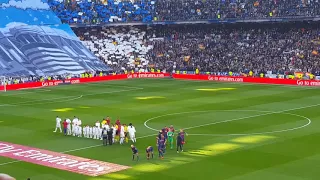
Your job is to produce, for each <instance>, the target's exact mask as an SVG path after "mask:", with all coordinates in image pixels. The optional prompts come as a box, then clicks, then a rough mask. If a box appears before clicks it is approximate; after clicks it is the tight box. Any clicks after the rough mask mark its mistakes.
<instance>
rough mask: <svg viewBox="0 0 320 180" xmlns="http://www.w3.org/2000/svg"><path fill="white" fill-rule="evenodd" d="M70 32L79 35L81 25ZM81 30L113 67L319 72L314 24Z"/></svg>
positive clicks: (315, 26) (316, 28) (224, 71)
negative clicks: (139, 60) (114, 44)
mask: <svg viewBox="0 0 320 180" xmlns="http://www.w3.org/2000/svg"><path fill="white" fill-rule="evenodd" d="M75 32H76V33H78V34H81V36H83V33H81V29H77V30H75ZM86 32H87V33H88V34H87V36H86V37H84V40H86V41H85V42H84V43H85V44H86V45H87V46H88V47H89V48H90V47H93V46H94V47H95V48H94V52H95V53H96V54H97V53H98V54H99V53H100V54H101V53H102V55H101V56H100V58H101V59H103V60H104V61H106V62H107V63H108V64H112V65H113V68H114V69H127V70H128V69H130V68H133V69H143V70H144V71H148V70H149V69H150V67H153V68H156V69H162V70H163V69H166V70H169V71H171V70H180V71H187V70H191V71H193V70H195V69H196V68H199V69H200V70H201V71H202V72H206V71H209V72H213V73H216V74H227V73H228V72H229V71H233V72H234V73H236V74H237V73H238V74H240V73H248V72H249V71H253V72H254V73H255V74H260V73H264V74H265V73H267V72H272V74H277V73H279V74H285V73H292V72H295V71H304V72H311V73H313V74H315V75H318V74H319V72H320V64H319V62H320V57H319V50H320V46H319V44H320V40H319V38H320V36H319V32H320V29H319V28H318V27H317V25H316V24H309V25H308V24H299V23H294V24H289V23H288V24H274V25H273V24H264V25H263V24H255V25H253V24H250V25H248V24H237V25H223V26H222V25H201V26H199V25H174V26H153V27H149V28H144V27H135V28H132V27H131V28H123V27H121V28H105V30H103V31H100V30H98V31H93V32H90V31H89V32H88V31H86ZM97 32H99V33H97ZM100 32H101V33H100ZM139 34H140V36H139ZM137 37H138V38H137ZM114 41H116V42H117V43H119V45H118V46H121V45H124V46H127V47H126V48H123V49H127V50H128V51H123V50H120V49H121V48H119V47H117V46H113V43H114ZM100 42H101V43H100ZM108 46H112V47H113V49H112V48H106V47H108ZM132 47H146V48H142V49H143V50H141V49H134V48H133V49H131V48H132ZM111 49H112V50H111ZM91 50H92V48H91ZM104 52H105V53H104ZM136 52H137V54H135V53H136ZM128 54H129V55H128ZM116 56H119V57H120V58H119V59H117V58H115V57H116ZM136 57H140V58H141V59H143V60H144V61H143V64H138V63H137V62H136V61H135V58H136ZM136 63H137V64H136Z"/></svg>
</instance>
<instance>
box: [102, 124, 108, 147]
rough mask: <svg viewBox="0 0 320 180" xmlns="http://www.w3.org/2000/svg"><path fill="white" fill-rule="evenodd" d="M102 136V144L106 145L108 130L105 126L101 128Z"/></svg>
mask: <svg viewBox="0 0 320 180" xmlns="http://www.w3.org/2000/svg"><path fill="white" fill-rule="evenodd" d="M102 138H103V145H104V146H106V145H107V144H108V131H107V129H106V128H103V129H102Z"/></svg>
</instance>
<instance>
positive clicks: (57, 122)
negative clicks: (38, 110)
mask: <svg viewBox="0 0 320 180" xmlns="http://www.w3.org/2000/svg"><path fill="white" fill-rule="evenodd" d="M57 129H60V133H62V129H61V118H59V116H57V117H56V129H55V130H54V131H53V132H57Z"/></svg>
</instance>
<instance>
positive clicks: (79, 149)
mask: <svg viewBox="0 0 320 180" xmlns="http://www.w3.org/2000/svg"><path fill="white" fill-rule="evenodd" d="M156 135H157V134H150V135H146V136H141V137H137V139H143V138H147V137H151V136H156ZM100 146H103V145H101V144H99V145H93V146H88V147H83V148H77V149H71V150H68V151H63V152H60V153H62V154H65V153H69V152H75V151H81V150H84V149H91V148H95V147H100ZM17 162H24V161H9V162H6V163H1V164H0V166H4V165H7V164H13V163H17Z"/></svg>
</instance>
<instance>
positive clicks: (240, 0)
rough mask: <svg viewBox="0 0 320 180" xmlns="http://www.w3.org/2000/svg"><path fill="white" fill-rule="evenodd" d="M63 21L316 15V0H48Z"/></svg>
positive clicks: (318, 11) (318, 5)
mask: <svg viewBox="0 0 320 180" xmlns="http://www.w3.org/2000/svg"><path fill="white" fill-rule="evenodd" d="M49 5H50V7H51V8H52V10H53V11H54V12H55V13H56V14H57V15H58V17H59V18H60V19H61V20H62V21H63V22H64V23H80V24H100V23H111V22H132V21H135V22H151V21H168V20H174V21H179V20H219V19H234V18H236V19H258V18H268V17H269V18H270V17H271V18H272V17H293V16H297V17H301V16H307V17H310V16H317V15H320V2H319V1H318V0H285V1H281V0H270V1H262V0H219V1H217V0H166V1H161V0H158V1H157V0H77V1H75V0H49Z"/></svg>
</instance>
